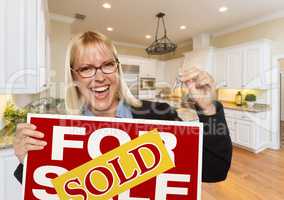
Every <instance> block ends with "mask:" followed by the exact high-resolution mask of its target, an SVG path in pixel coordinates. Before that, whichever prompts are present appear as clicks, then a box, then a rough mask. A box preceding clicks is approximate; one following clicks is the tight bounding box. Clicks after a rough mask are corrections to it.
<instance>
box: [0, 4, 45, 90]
mask: <svg viewBox="0 0 284 200" xmlns="http://www.w3.org/2000/svg"><path fill="white" fill-rule="evenodd" d="M47 13H48V11H47V2H46V0H25V1H22V0H1V1H0V30H1V32H0V71H1V74H0V76H1V77H0V93H13V94H21V93H25V94H27V93H37V92H40V91H42V90H43V89H46V87H47V84H48V67H49V36H48V28H47V20H48V16H47V15H48V14H47Z"/></svg>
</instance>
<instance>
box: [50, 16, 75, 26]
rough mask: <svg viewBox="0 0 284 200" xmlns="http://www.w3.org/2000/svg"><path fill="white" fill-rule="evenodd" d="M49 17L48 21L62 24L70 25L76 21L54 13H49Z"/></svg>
mask: <svg viewBox="0 0 284 200" xmlns="http://www.w3.org/2000/svg"><path fill="white" fill-rule="evenodd" d="M49 16H50V17H49V19H50V20H54V21H58V22H63V23H66V24H72V23H73V22H74V21H75V20H76V19H75V18H73V17H67V16H64V15H58V14H55V13H50V14H49Z"/></svg>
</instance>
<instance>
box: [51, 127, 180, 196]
mask: <svg viewBox="0 0 284 200" xmlns="http://www.w3.org/2000/svg"><path fill="white" fill-rule="evenodd" d="M173 167H175V164H174V162H173V161H172V160H171V158H170V156H169V153H168V151H167V149H166V147H165V145H164V143H163V141H162V139H161V137H160V135H159V133H158V131H157V130H152V131H149V132H148V133H146V134H144V135H142V136H140V137H138V138H136V139H134V140H132V141H130V142H128V143H126V144H124V145H122V146H120V147H118V148H115V149H113V150H111V151H109V152H108V153H105V154H103V155H101V156H99V157H97V158H95V159H94V160H91V161H89V162H87V163H85V164H83V165H81V166H79V167H77V168H75V169H73V170H71V171H69V172H67V173H64V174H63V175H61V176H59V177H57V178H55V179H53V180H52V183H53V185H54V187H55V189H56V192H57V194H58V196H59V197H60V199H80V200H81V199H83V200H87V199H88V200H92V199H96V200H100V199H102V200H106V199H110V198H112V197H114V196H116V195H118V194H120V193H122V192H125V191H127V190H129V189H130V188H133V187H135V186H137V185H139V184H141V183H143V182H145V181H147V180H149V179H151V178H153V177H155V176H157V175H159V174H161V173H163V172H165V171H167V170H169V169H171V168H173Z"/></svg>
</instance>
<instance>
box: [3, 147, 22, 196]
mask: <svg viewBox="0 0 284 200" xmlns="http://www.w3.org/2000/svg"><path fill="white" fill-rule="evenodd" d="M18 164H19V161H18V159H17V158H16V156H15V155H14V150H13V149H12V148H11V149H4V150H0V177H1V178H0V199H3V200H4V199H11V200H12V199H13V200H17V199H21V194H22V186H21V184H20V183H19V182H18V181H17V179H16V178H15V177H14V171H15V169H16V168H17V166H18Z"/></svg>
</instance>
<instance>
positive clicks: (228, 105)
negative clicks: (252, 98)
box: [221, 101, 271, 113]
mask: <svg viewBox="0 0 284 200" xmlns="http://www.w3.org/2000/svg"><path fill="white" fill-rule="evenodd" d="M221 103H222V104H223V106H224V108H225V109H232V110H238V111H244V112H255V113H258V112H266V111H269V110H270V109H271V108H270V106H269V105H267V104H257V103H256V104H255V105H254V106H253V107H252V108H249V107H248V106H247V105H242V106H237V105H236V104H235V103H234V102H230V101H221Z"/></svg>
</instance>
